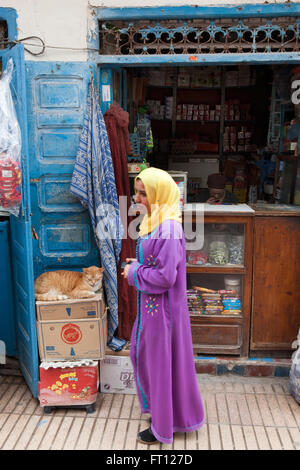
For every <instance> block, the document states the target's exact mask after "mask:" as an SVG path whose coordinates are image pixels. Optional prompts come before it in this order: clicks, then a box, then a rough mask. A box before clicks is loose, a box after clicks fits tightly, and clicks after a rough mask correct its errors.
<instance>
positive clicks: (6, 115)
mask: <svg viewBox="0 0 300 470" xmlns="http://www.w3.org/2000/svg"><path fill="white" fill-rule="evenodd" d="M12 73H13V62H12V59H9V61H8V64H7V67H6V69H5V70H4V72H3V75H2V77H1V79H0V122H1V128H0V209H3V210H5V211H9V212H10V213H12V214H14V215H16V216H17V215H18V213H19V208H20V204H21V198H22V192H21V178H22V176H21V166H20V160H21V146H22V142H21V131H20V127H19V123H18V120H17V115H16V111H15V108H14V103H13V99H12V95H11V90H10V82H11V80H12Z"/></svg>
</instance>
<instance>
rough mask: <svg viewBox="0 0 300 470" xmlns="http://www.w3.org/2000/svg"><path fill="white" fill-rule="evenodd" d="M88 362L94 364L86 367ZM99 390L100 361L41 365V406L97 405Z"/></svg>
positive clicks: (39, 384) (39, 387)
mask: <svg viewBox="0 0 300 470" xmlns="http://www.w3.org/2000/svg"><path fill="white" fill-rule="evenodd" d="M88 362H90V364H89V365H85V363H88ZM56 364H57V365H56ZM98 387H99V365H98V362H96V361H84V363H83V364H81V363H80V361H77V362H73V363H71V362H70V363H42V364H41V365H40V381H39V382H38V392H39V401H40V405H41V406H70V405H71V406H78V405H80V406H82V405H90V404H92V403H95V402H96V399H97V394H98Z"/></svg>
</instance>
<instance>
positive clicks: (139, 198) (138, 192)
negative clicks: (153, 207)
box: [135, 179, 150, 214]
mask: <svg viewBox="0 0 300 470" xmlns="http://www.w3.org/2000/svg"><path fill="white" fill-rule="evenodd" d="M135 202H136V204H143V205H144V206H145V207H146V208H147V211H148V213H149V214H150V205H149V202H148V199H147V194H146V189H145V186H144V184H143V182H142V180H140V179H137V180H136V182H135Z"/></svg>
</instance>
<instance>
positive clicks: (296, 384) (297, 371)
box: [289, 329, 300, 404]
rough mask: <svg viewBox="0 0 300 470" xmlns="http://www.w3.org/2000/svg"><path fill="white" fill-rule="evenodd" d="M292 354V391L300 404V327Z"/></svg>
mask: <svg viewBox="0 0 300 470" xmlns="http://www.w3.org/2000/svg"><path fill="white" fill-rule="evenodd" d="M297 347H298V349H297V351H295V352H294V353H293V354H292V366H291V370H290V383H289V385H290V387H289V388H290V392H291V395H293V397H294V398H295V400H296V401H297V402H298V403H299V404H300V329H299V332H298V337H297V339H296V341H294V342H293V344H292V348H293V349H294V348H297Z"/></svg>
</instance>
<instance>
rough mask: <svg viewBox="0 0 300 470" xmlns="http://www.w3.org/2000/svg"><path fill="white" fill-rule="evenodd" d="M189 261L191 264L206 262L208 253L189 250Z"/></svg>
mask: <svg viewBox="0 0 300 470" xmlns="http://www.w3.org/2000/svg"><path fill="white" fill-rule="evenodd" d="M187 262H188V263H189V264H198V265H201V264H206V263H207V255H206V253H204V252H203V251H187Z"/></svg>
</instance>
